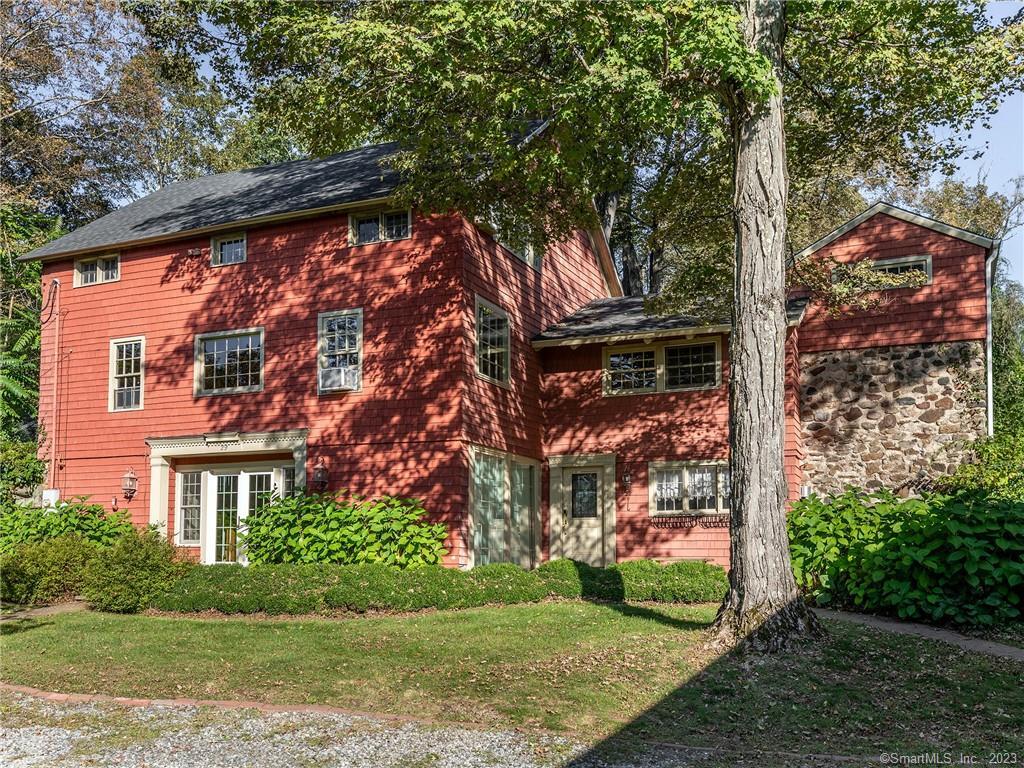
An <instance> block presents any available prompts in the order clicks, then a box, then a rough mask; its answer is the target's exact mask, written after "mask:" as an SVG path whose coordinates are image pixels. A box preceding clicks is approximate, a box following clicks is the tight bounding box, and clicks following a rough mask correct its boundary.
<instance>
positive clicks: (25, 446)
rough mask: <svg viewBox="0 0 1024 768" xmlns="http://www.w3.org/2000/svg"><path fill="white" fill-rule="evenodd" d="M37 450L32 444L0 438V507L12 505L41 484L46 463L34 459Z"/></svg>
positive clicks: (44, 475)
mask: <svg viewBox="0 0 1024 768" xmlns="http://www.w3.org/2000/svg"><path fill="white" fill-rule="evenodd" d="M38 450H39V446H38V445H37V444H36V443H33V442H26V441H19V440H11V439H9V438H7V437H3V438H0V505H3V506H7V505H10V504H13V503H14V500H15V499H16V498H18V497H19V496H24V495H25V494H31V491H32V490H33V489H34V488H35V487H36V486H37V485H39V484H40V483H41V482H43V478H44V477H46V462H44V461H40V460H39V459H38V458H37V457H36V454H37V453H38Z"/></svg>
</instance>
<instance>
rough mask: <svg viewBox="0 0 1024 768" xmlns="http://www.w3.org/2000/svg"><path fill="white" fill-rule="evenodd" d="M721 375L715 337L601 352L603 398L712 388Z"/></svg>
mask: <svg viewBox="0 0 1024 768" xmlns="http://www.w3.org/2000/svg"><path fill="white" fill-rule="evenodd" d="M721 374H722V355H721V346H720V344H719V341H718V339H717V338H715V339H710V340H708V339H698V340H695V341H677V342H664V343H661V344H648V345H645V346H641V347H621V348H620V347H606V348H605V350H604V392H605V394H606V395H634V394H643V393H649V392H674V391H679V390H687V389H713V388H715V387H718V386H719V385H720V384H721V383H722V382H721Z"/></svg>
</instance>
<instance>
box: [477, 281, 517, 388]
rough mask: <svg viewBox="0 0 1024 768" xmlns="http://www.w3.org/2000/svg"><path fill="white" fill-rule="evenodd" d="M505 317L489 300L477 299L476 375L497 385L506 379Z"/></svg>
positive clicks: (507, 356) (507, 326)
mask: <svg viewBox="0 0 1024 768" xmlns="http://www.w3.org/2000/svg"><path fill="white" fill-rule="evenodd" d="M510 343H511V338H510V332H509V323H508V314H507V313H506V312H505V310H503V309H501V308H500V307H498V306H495V305H494V304H491V303H490V302H489V301H487V300H485V299H482V298H480V297H479V296H477V298H476V372H477V373H478V374H479V375H480V376H482V377H484V378H485V379H490V380H491V381H494V382H497V383H498V384H507V383H508V377H509V345H510Z"/></svg>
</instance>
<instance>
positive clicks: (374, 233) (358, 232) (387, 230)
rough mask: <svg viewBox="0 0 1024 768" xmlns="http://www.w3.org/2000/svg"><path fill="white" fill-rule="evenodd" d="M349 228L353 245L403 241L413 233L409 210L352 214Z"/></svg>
mask: <svg viewBox="0 0 1024 768" xmlns="http://www.w3.org/2000/svg"><path fill="white" fill-rule="evenodd" d="M349 227H350V230H351V238H352V244H353V245H364V244H365V243H379V242H381V241H383V240H403V239H404V238H407V237H409V236H410V234H411V233H412V215H411V212H410V211H408V210H405V211H376V212H373V213H361V214H352V216H351V217H349Z"/></svg>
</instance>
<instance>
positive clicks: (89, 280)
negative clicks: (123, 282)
mask: <svg viewBox="0 0 1024 768" xmlns="http://www.w3.org/2000/svg"><path fill="white" fill-rule="evenodd" d="M120 279H121V257H120V256H119V255H118V254H116V253H115V254H112V255H107V256H97V257H95V258H91V259H79V260H78V261H76V262H75V279H74V286H75V287H76V288H81V287H84V286H86V285H99V284H100V283H113V282H116V281H118V280H120Z"/></svg>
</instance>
